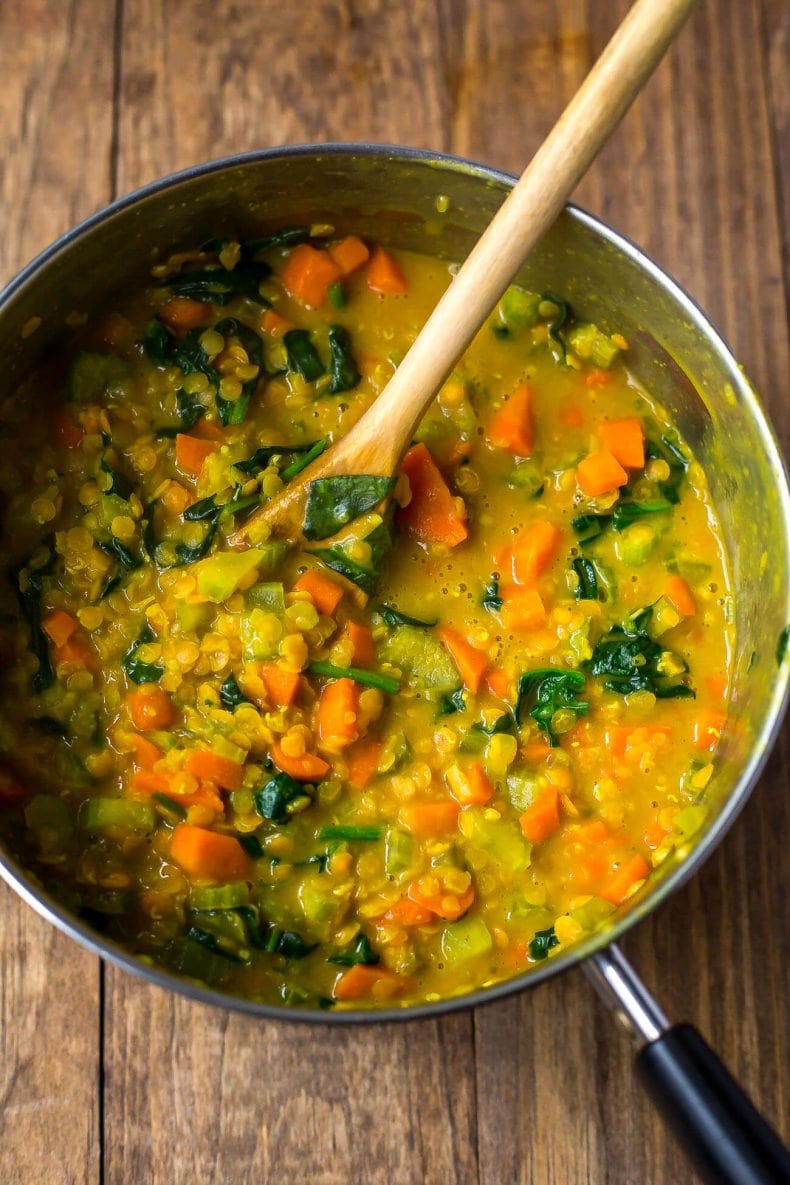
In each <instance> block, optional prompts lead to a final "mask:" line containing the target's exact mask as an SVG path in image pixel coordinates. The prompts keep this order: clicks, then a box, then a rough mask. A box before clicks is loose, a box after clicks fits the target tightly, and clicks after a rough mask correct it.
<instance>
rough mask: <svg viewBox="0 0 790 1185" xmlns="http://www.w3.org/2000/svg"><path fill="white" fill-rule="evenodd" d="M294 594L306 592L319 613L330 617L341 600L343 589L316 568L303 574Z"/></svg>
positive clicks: (295, 586)
mask: <svg viewBox="0 0 790 1185" xmlns="http://www.w3.org/2000/svg"><path fill="white" fill-rule="evenodd" d="M294 591H295V592H308V593H309V594H310V596H311V598H312V601H313V604H314V605H315V607H316V609H317V610H318V612H319V613H325V614H326V616H327V617H331V616H332V614H333V613H334V611H335V609H337V607H338V605H339V604H340V602H341V601H342V599H343V589H342V588H341V587H340V585H339V584H338V583H337V581H336V580H332V578H331V577H330V576H325V575H324V573H323V572H319V570H318V568H310V569H309V570H308V571H307V572H304V573H303V574H302V575H301V576H300V577H299V579H298V580H297V582H296V584H295V585H294Z"/></svg>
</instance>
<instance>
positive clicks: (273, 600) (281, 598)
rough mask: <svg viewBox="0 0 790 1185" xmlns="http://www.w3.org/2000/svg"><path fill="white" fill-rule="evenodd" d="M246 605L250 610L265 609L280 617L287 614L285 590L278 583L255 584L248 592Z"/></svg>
mask: <svg viewBox="0 0 790 1185" xmlns="http://www.w3.org/2000/svg"><path fill="white" fill-rule="evenodd" d="M246 603H247V606H248V607H249V608H250V609H265V610H266V611H267V613H276V614H277V615H278V616H280V615H281V614H283V613H284V612H285V590H284V588H283V586H282V585H281V584H279V583H278V582H269V583H261V584H253V586H252V588H250V589H248V590H247V593H246Z"/></svg>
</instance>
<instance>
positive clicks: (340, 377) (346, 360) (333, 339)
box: [329, 325, 362, 395]
mask: <svg viewBox="0 0 790 1185" xmlns="http://www.w3.org/2000/svg"><path fill="white" fill-rule="evenodd" d="M329 374H330V376H331V381H330V383H329V394H330V395H339V394H340V393H341V392H342V391H353V390H354V388H355V387H356V386H358V385H359V381H360V379H361V378H362V375H361V374H360V373H359V370H358V369H357V364H356V360H355V359H354V355H353V353H352V352H351V338H350V336H349V333H348V330H347V329H344V328H343V326H342V325H330V326H329Z"/></svg>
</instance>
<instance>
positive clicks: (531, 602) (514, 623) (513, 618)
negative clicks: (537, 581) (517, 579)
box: [501, 587, 546, 632]
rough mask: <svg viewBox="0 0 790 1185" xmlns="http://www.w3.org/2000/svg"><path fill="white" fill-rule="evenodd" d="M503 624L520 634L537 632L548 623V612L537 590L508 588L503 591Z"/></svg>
mask: <svg viewBox="0 0 790 1185" xmlns="http://www.w3.org/2000/svg"><path fill="white" fill-rule="evenodd" d="M501 615H502V624H503V625H504V626H505V628H506V629H509V630H514V631H516V632H519V631H521V630H535V629H539V628H540V626H542V625H545V623H546V610H545V607H544V605H543V600H542V598H541V595H540V593H539V592H538V590H537V589H536V588H531V587H526V588H518V587H514V588H506V589H503V590H502V609H501Z"/></svg>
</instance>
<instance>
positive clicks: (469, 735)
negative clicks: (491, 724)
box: [459, 728, 488, 753]
mask: <svg viewBox="0 0 790 1185" xmlns="http://www.w3.org/2000/svg"><path fill="white" fill-rule="evenodd" d="M487 744H488V737H487V736H486V734H485V733H484V732H483V730H482V728H468V729H467V730H466V732H465V733H464V734H463V736H462V737H461V743H460V745H459V748H460V750H461V752H462V753H482V752H484V750H485V747H486V745H487Z"/></svg>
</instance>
